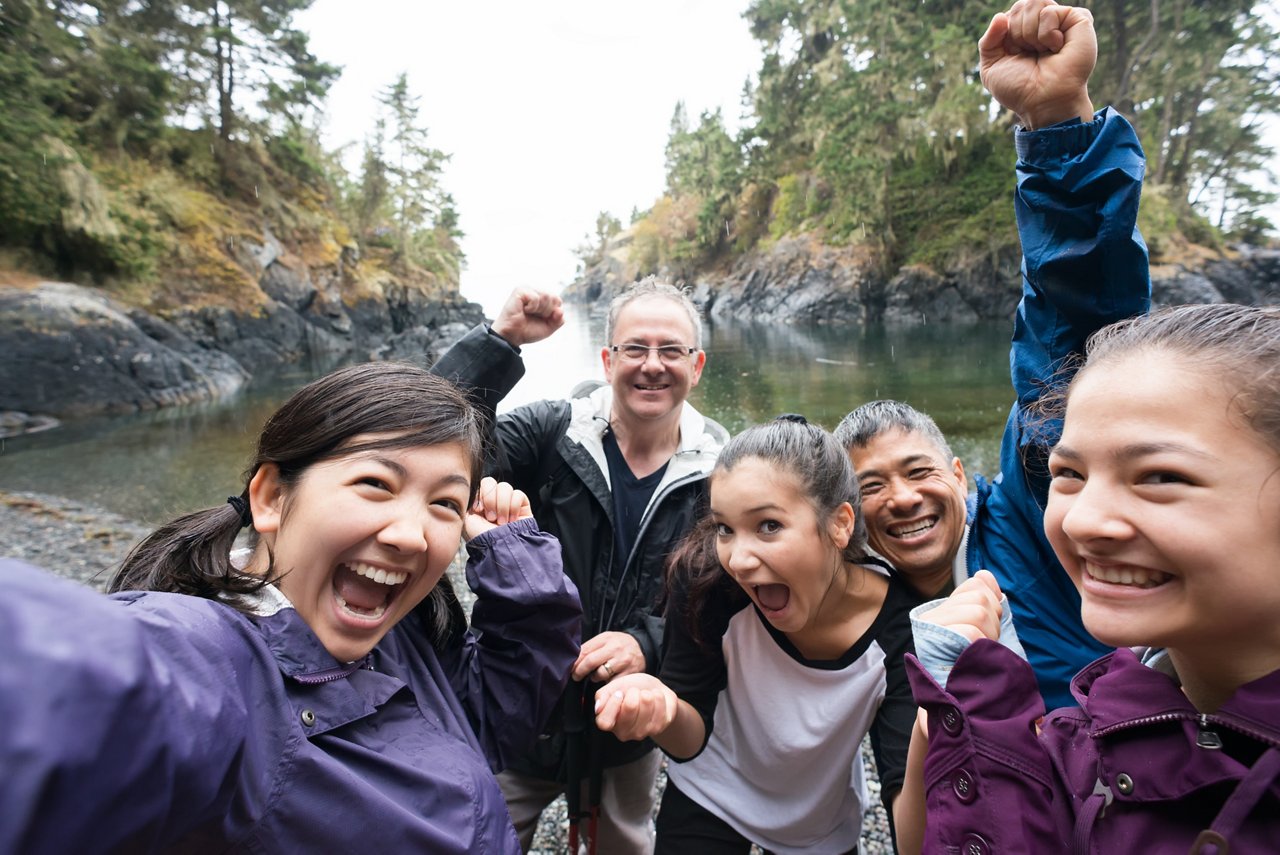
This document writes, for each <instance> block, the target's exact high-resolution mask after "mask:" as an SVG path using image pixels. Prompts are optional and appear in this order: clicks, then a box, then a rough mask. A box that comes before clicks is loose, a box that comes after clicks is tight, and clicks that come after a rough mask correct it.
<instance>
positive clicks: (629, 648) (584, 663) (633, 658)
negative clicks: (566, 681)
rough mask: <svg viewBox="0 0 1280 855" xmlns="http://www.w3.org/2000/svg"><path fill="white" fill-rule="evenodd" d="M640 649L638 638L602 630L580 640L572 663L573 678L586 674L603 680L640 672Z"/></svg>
mask: <svg viewBox="0 0 1280 855" xmlns="http://www.w3.org/2000/svg"><path fill="white" fill-rule="evenodd" d="M644 669H645V658H644V651H642V650H641V649H640V642H638V641H636V640H635V638H634V637H633V636H631V635H630V634H629V633H625V632H602V633H600V634H599V635H597V636H594V637H592V638H588V639H587V640H586V641H584V642H583V643H582V650H580V651H579V652H578V661H577V662H574V663H573V679H575V680H585V679H587V678H588V677H590V678H591V679H592V680H594V681H595V682H597V683H607V682H609V681H610V680H613V679H614V678H616V677H622V676H624V675H626V674H643V673H644Z"/></svg>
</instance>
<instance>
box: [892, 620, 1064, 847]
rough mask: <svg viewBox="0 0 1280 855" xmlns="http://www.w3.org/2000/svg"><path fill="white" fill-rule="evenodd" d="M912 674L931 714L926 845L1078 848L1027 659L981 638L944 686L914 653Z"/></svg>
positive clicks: (910, 662)
mask: <svg viewBox="0 0 1280 855" xmlns="http://www.w3.org/2000/svg"><path fill="white" fill-rule="evenodd" d="M907 676H908V677H909V678H910V680H911V687H912V690H913V692H914V694H915V699H916V702H917V703H918V704H920V706H921V707H923V708H924V709H925V711H926V712H927V713H928V716H929V751H928V754H926V755H925V762H924V784H925V809H926V816H927V819H926V823H925V840H924V851H925V852H1003V853H1020V855H1039V853H1043V852H1069V851H1071V845H1070V838H1071V834H1070V832H1071V828H1072V817H1073V810H1072V807H1071V803H1070V798H1069V796H1068V795H1067V793H1066V791H1065V789H1064V788H1063V787H1062V786H1061V783H1060V780H1059V778H1058V777H1057V774H1056V772H1055V770H1054V767H1053V763H1052V760H1051V758H1050V757H1049V754H1048V752H1047V751H1046V750H1045V749H1044V747H1043V746H1042V745H1041V743H1040V740H1039V738H1038V737H1037V736H1036V729H1035V728H1036V722H1037V721H1038V720H1039V718H1040V717H1041V716H1043V715H1044V703H1043V702H1042V701H1041V699H1040V694H1039V692H1038V691H1037V687H1036V681H1035V678H1034V675H1033V674H1032V673H1031V669H1030V668H1029V667H1028V665H1027V663H1026V662H1024V661H1023V660H1021V659H1019V658H1018V656H1017V655H1016V654H1014V653H1013V652H1012V651H1010V650H1008V649H1007V648H1004V647H1001V646H1000V645H999V644H997V643H996V642H994V641H989V640H987V639H981V640H979V641H976V642H974V643H973V644H972V645H971V646H970V647H969V648H968V649H966V650H965V651H964V653H962V654H961V655H960V658H959V659H958V660H957V662H956V667H955V669H954V670H952V672H951V674H950V677H949V679H948V680H947V687H946V689H943V688H942V687H941V686H939V685H938V684H937V683H936V682H934V680H933V678H932V677H930V676H929V674H928V672H927V671H925V669H924V668H923V667H922V666H921V665H920V663H919V661H918V660H917V659H916V658H915V656H911V655H908V656H907Z"/></svg>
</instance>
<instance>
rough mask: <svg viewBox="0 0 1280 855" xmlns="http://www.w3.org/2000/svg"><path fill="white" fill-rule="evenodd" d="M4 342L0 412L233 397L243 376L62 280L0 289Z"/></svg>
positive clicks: (160, 324)
mask: <svg viewBox="0 0 1280 855" xmlns="http://www.w3.org/2000/svg"><path fill="white" fill-rule="evenodd" d="M0 348H2V349H3V351H4V359H3V360H0V410H18V411H24V412H27V413H47V414H53V415H57V416H77V415H86V414H88V413H96V412H119V411H127V410H147V409H154V408H156V407H163V406H168V405H171V404H181V403H188V402H192V401H201V400H207V399H209V398H213V397H216V396H219V395H225V394H229V393H231V392H234V391H235V390H236V389H239V388H240V387H241V386H242V385H243V384H244V383H245V381H246V380H248V379H249V375H248V373H247V372H246V371H245V370H244V369H243V368H241V367H240V365H239V363H237V362H236V360H234V359H232V358H231V356H229V355H228V354H226V353H222V352H220V351H217V350H212V349H208V348H204V347H201V346H200V345H198V344H197V343H195V342H193V341H192V340H191V339H189V338H188V337H187V336H185V335H183V334H182V333H181V332H180V331H179V330H178V329H177V328H175V327H174V326H172V325H170V324H167V323H165V322H164V321H162V320H160V319H158V318H154V317H151V316H149V315H146V314H144V313H141V312H138V311H136V310H132V309H130V308H128V307H127V306H124V305H123V304H121V303H119V302H117V301H115V300H112V299H111V298H109V297H106V296H104V295H102V294H100V293H97V292H94V291H91V290H89V289H87V288H81V287H80V286H77V285H69V284H65V283H59V282H43V283H40V284H39V285H37V286H36V287H35V288H32V289H0Z"/></svg>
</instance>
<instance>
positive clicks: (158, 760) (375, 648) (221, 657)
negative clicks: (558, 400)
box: [0, 363, 581, 853]
mask: <svg viewBox="0 0 1280 855" xmlns="http://www.w3.org/2000/svg"><path fill="white" fill-rule="evenodd" d="M481 443H482V430H481V425H480V419H479V417H478V415H477V413H476V411H475V410H473V408H472V407H471V405H470V404H469V403H468V402H467V400H466V398H465V397H464V396H463V395H462V394H461V393H460V392H459V391H458V390H457V389H456V388H454V387H453V386H452V385H451V384H450V383H448V382H447V381H444V380H442V379H440V378H437V377H434V376H432V375H430V374H428V373H427V372H425V371H422V370H420V369H418V368H414V367H412V366H407V365H397V364H390V363H376V364H367V365H358V366H353V367H350V368H346V369H342V370H340V371H337V372H335V373H333V374H330V375H329V376H327V377H324V378H322V379H320V380H317V381H315V382H313V383H311V384H309V385H308V386H306V387H304V388H303V389H302V390H300V391H299V392H297V393H296V394H295V395H293V397H291V398H290V399H289V400H288V401H287V402H285V404H284V405H283V406H281V408H280V409H279V410H278V411H277V412H276V413H275V414H274V415H273V416H272V417H271V418H270V419H269V420H268V422H267V424H266V426H265V427H264V429H263V431H262V434H261V436H260V437H259V441H258V450H257V454H256V456H255V458H254V460H253V462H252V464H251V466H250V468H249V471H248V473H247V477H246V483H245V488H244V490H243V492H242V493H241V494H240V495H238V496H234V497H232V498H231V499H229V500H228V502H227V504H224V505H221V506H219V507H216V508H210V509H208V510H204V511H200V512H197V513H194V514H190V515H188V516H185V517H182V518H180V519H178V520H175V521H174V522H172V523H170V524H168V525H166V526H164V527H162V528H161V529H159V530H158V531H156V532H155V533H154V534H152V535H151V536H149V537H148V538H146V539H145V540H144V541H143V542H142V543H141V544H139V546H137V547H136V548H135V549H134V551H133V552H132V553H131V554H130V556H129V557H128V558H127V559H126V560H125V563H124V565H123V567H122V568H121V570H120V572H119V574H118V575H117V576H116V578H115V579H114V580H113V582H112V586H111V587H112V590H113V592H114V593H113V594H112V596H110V597H103V596H101V595H99V594H97V593H95V592H93V591H90V590H88V589H86V588H82V587H80V586H77V585H74V584H72V583H70V582H66V581H64V580H60V579H57V578H54V577H52V576H50V575H48V574H46V573H43V572H40V571H37V570H36V569H35V568H31V567H29V566H27V565H24V564H21V563H19V562H16V561H0V576H2V577H3V578H4V581H5V587H6V596H5V597H4V598H2V599H0V649H2V650H3V651H4V654H5V655H4V656H3V657H2V660H3V661H0V769H3V775H0V853H11V852H12V853H17V852H21V853H62V852H165V851H173V852H184V853H185V852H248V851H254V852H357V851H382V852H433V853H439V852H456V853H468V852H509V853H518V852H519V851H520V847H519V843H518V841H517V840H516V836H515V832H514V830H513V829H512V826H511V821H510V818H509V816H508V814H507V810H506V807H505V805H504V803H503V800H502V794H501V792H500V790H499V789H498V784H497V781H496V779H495V777H494V771H495V770H498V769H501V768H502V767H503V766H504V765H505V764H506V763H507V762H508V761H509V760H510V759H511V758H512V757H515V756H519V754H520V753H522V752H523V751H525V750H527V749H528V747H529V743H530V742H531V741H532V740H533V739H534V738H535V736H536V734H537V733H538V732H539V729H540V727H541V725H542V723H543V721H544V719H545V718H546V717H547V715H548V714H549V713H550V711H551V708H552V706H553V705H554V703H555V701H556V699H557V698H558V697H559V696H560V693H561V691H562V689H563V686H564V683H565V680H566V678H567V676H568V673H569V669H570V667H571V666H572V664H573V661H574V659H575V657H576V656H577V651H578V641H579V632H580V622H581V609H580V607H579V605H578V597H577V592H576V591H575V590H574V589H573V586H572V585H571V584H570V583H568V582H567V581H566V579H565V577H564V574H563V572H562V569H561V564H560V547H559V544H558V543H556V541H555V540H554V539H553V538H551V537H549V536H547V535H545V534H543V533H542V532H540V531H539V530H538V529H537V528H536V527H535V525H534V522H533V520H532V519H531V518H530V512H529V504H528V501H527V499H526V497H525V496H524V494H523V493H521V492H519V491H516V490H512V489H511V488H510V487H509V486H508V485H506V484H499V483H496V482H494V481H493V480H492V479H489V478H486V479H484V480H483V481H481V480H480V477H479V472H480V462H481ZM244 528H249V529H250V530H251V531H250V539H249V546H248V548H247V549H243V550H239V551H236V552H233V544H234V542H235V541H236V538H237V535H238V534H239V533H240V532H241V530H242V529H244ZM464 534H465V536H466V537H467V539H468V544H467V546H468V551H469V554H470V559H471V560H470V561H469V562H468V565H467V581H468V584H469V585H470V586H471V587H472V589H473V590H474V591H475V593H476V598H477V599H476V603H475V606H474V609H473V611H472V626H471V627H470V628H468V627H467V623H466V619H465V616H464V615H463V612H462V609H461V607H460V606H459V603H458V600H457V598H456V597H455V596H454V593H453V589H452V588H451V587H450V584H449V582H448V581H447V580H446V579H445V578H444V573H445V570H446V568H447V567H448V566H449V564H450V562H451V561H452V560H453V558H454V556H455V555H456V553H457V551H458V547H459V544H460V538H461V537H462V536H463V535H464Z"/></svg>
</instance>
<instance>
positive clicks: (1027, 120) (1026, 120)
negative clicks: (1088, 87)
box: [1018, 92, 1093, 131]
mask: <svg viewBox="0 0 1280 855" xmlns="http://www.w3.org/2000/svg"><path fill="white" fill-rule="evenodd" d="M1071 119H1079V120H1080V121H1082V122H1090V121H1093V101H1092V100H1090V98H1089V93H1088V92H1081V93H1080V94H1079V95H1077V96H1076V97H1075V98H1072V99H1070V100H1069V101H1062V102H1057V101H1055V102H1052V103H1049V104H1043V105H1040V106H1038V107H1036V108H1034V109H1031V110H1026V111H1023V112H1020V113H1018V123H1019V124H1020V125H1022V129H1023V130H1026V131H1038V130H1041V129H1043V128H1047V127H1050V126H1051V125H1056V124H1059V123H1060V122H1067V121H1070V120H1071Z"/></svg>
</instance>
